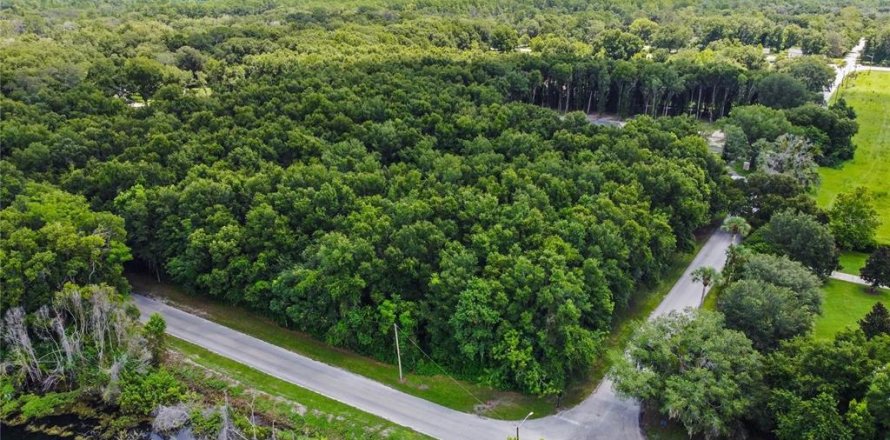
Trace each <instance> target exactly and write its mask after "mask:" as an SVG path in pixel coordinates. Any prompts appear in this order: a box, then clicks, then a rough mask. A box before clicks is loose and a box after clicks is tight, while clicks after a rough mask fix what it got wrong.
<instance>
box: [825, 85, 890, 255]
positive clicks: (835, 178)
mask: <svg viewBox="0 0 890 440" xmlns="http://www.w3.org/2000/svg"><path fill="white" fill-rule="evenodd" d="M857 75H858V76H857V77H856V78H854V79H853V80H852V81H851V84H852V85H851V86H850V87H849V88H845V89H843V90H842V91H841V92H840V93H841V96H842V97H843V98H845V99H846V100H847V103H848V104H850V105H851V106H852V107H853V108H854V109H855V110H856V115H857V121H858V122H859V133H857V134H856V136H855V137H854V138H853V142H854V143H855V144H856V146H857V148H856V155H855V157H854V158H853V160H850V161H848V162H846V163H844V164H843V165H841V166H840V167H838V168H822V169H820V171H819V174H820V175H821V176H822V184H821V186H820V187H819V190H818V193H817V194H816V201H817V202H818V203H819V206H823V207H828V206H830V205H831V202H832V201H833V200H834V198H835V197H836V196H837V194H838V193H841V192H846V191H850V190H852V189H853V188H855V187H857V186H864V187H866V188H868V189H869V190H870V191H871V192H872V194H873V195H874V197H875V208H876V209H877V210H878V214H879V215H880V216H881V221H882V224H881V226H880V227H878V232H877V238H878V241H879V242H881V243H890V72H859V73H857Z"/></svg>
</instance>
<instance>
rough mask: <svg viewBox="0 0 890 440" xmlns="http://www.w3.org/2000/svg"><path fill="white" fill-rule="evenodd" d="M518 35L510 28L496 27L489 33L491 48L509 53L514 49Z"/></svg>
mask: <svg viewBox="0 0 890 440" xmlns="http://www.w3.org/2000/svg"><path fill="white" fill-rule="evenodd" d="M518 42H519V34H518V33H517V32H516V29H513V27H512V26H506V25H498V26H496V27H495V28H494V30H492V31H491V47H492V49H495V50H499V51H501V52H510V51H512V50H513V49H515V48H516V45H517V44H518Z"/></svg>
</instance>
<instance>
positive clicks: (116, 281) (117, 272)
mask: <svg viewBox="0 0 890 440" xmlns="http://www.w3.org/2000/svg"><path fill="white" fill-rule="evenodd" d="M0 235H2V236H3V240H0V255H2V259H3V265H2V267H0V281H2V284H3V295H2V302H0V305H2V307H0V311H6V310H8V308H10V307H15V306H23V307H24V308H25V310H26V311H29V312H30V311H34V310H37V309H38V308H39V307H40V306H43V305H47V304H50V302H51V299H52V296H53V294H54V292H56V291H58V290H61V289H62V287H63V286H64V285H65V284H66V283H76V284H100V283H107V284H110V285H112V286H115V287H117V288H119V289H120V290H124V289H126V286H127V282H126V280H125V279H124V277H123V275H122V272H123V265H124V263H125V262H126V261H129V260H130V259H131V255H130V250H129V249H128V248H127V246H126V244H124V240H125V238H126V232H125V230H124V222H123V220H122V219H121V218H120V217H117V216H115V215H113V214H111V213H108V212H95V211H92V210H90V206H89V205H88V204H87V202H86V200H84V198H83V197H81V196H75V195H72V194H69V193H67V192H64V191H62V190H59V189H57V188H54V187H52V186H49V185H46V184H36V183H28V184H27V185H26V186H25V188H24V189H23V190H22V192H21V194H19V195H18V196H17V197H16V198H15V200H14V201H13V202H12V204H10V205H9V206H7V207H6V208H5V209H3V210H2V211H0Z"/></svg>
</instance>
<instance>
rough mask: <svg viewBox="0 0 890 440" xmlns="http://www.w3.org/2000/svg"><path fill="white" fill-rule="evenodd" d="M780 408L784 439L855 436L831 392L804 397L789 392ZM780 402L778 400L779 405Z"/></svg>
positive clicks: (830, 439) (778, 429)
mask: <svg viewBox="0 0 890 440" xmlns="http://www.w3.org/2000/svg"><path fill="white" fill-rule="evenodd" d="M786 400H787V401H786V402H783V403H782V405H781V408H780V409H779V411H780V415H779V416H778V426H777V427H776V436H777V437H778V438H779V439H781V440H796V439H801V438H805V439H808V440H852V438H853V436H852V433H851V432H850V429H849V428H848V427H847V426H846V425H845V424H844V420H843V418H842V417H841V415H840V414H839V413H838V410H837V402H835V401H834V399H833V398H832V397H831V396H830V395H829V394H825V393H822V394H819V395H818V396H816V397H815V398H814V399H810V400H801V399H799V398H797V397H796V396H786ZM778 406H780V405H777V404H774V405H773V408H775V409H778V408H776V407H778Z"/></svg>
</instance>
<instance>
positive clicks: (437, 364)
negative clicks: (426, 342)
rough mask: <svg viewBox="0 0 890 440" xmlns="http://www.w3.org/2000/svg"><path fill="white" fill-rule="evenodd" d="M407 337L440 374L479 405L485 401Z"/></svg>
mask: <svg viewBox="0 0 890 440" xmlns="http://www.w3.org/2000/svg"><path fill="white" fill-rule="evenodd" d="M393 325H395V326H396V328H398V325H396V324H393ZM407 339H408V341H410V342H411V343H412V344H414V346H415V347H417V349H418V350H420V352H421V353H422V354H423V355H424V356H426V358H427V359H429V360H430V362H432V363H433V365H435V366H436V367H437V368H439V370H440V371H442V374H444V375H445V376H446V377H448V378H449V379H451V381H452V382H454V383H455V385H457V386H458V387H460V389H462V390H464V392H465V393H467V394H469V395H470V396H471V397H473V399H476V401H477V402H479V404H480V405H485V402H483V401H482V400H480V399H479V398H478V397H476V395H475V394H473V393H471V392H470V390H468V389H466V388H465V387H464V386H463V385H461V383H460V382H458V381H457V379H455V378H453V377H451V375H450V374H448V372H447V371H445V369H444V368H442V366H441V365H439V363H438V362H436V361H435V360H433V358H432V357H430V355H428V354H426V352H425V351H423V349H422V348H420V346H419V345H417V342H414V340H413V339H411V338H410V337H408V338H407Z"/></svg>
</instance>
